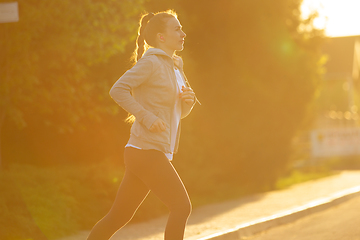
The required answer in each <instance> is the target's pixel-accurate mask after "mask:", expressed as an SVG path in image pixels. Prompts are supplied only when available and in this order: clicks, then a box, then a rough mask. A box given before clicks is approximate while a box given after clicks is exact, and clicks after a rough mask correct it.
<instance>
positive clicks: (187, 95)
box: [180, 86, 196, 118]
mask: <svg viewBox="0 0 360 240" xmlns="http://www.w3.org/2000/svg"><path fill="white" fill-rule="evenodd" d="M181 90H182V92H181V93H180V99H181V118H185V117H186V116H187V115H189V113H190V112H191V110H192V109H193V107H194V105H195V101H196V97H195V93H194V91H193V90H192V89H191V88H190V87H184V86H183V87H182V89H181Z"/></svg>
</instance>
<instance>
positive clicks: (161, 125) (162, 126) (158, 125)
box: [149, 118, 166, 133]
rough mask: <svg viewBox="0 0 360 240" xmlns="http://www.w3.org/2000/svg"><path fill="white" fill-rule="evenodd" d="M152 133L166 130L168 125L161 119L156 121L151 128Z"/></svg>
mask: <svg viewBox="0 0 360 240" xmlns="http://www.w3.org/2000/svg"><path fill="white" fill-rule="evenodd" d="M149 130H150V132H153V133H157V132H162V131H165V130H166V123H165V122H164V121H163V120H161V119H160V118H158V119H156V120H155V122H154V123H153V124H152V125H151V127H150V129H149Z"/></svg>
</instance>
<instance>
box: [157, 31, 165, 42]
mask: <svg viewBox="0 0 360 240" xmlns="http://www.w3.org/2000/svg"><path fill="white" fill-rule="evenodd" d="M157 37H158V39H159V41H160V42H165V39H164V36H163V35H162V34H161V33H158V34H157Z"/></svg>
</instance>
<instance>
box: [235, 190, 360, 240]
mask: <svg viewBox="0 0 360 240" xmlns="http://www.w3.org/2000/svg"><path fill="white" fill-rule="evenodd" d="M242 239H246V240H360V197H356V198H353V199H350V200H348V201H346V202H343V203H341V204H340V205H337V206H334V207H332V208H329V209H327V210H324V211H321V212H318V213H315V214H312V215H309V216H307V217H305V218H302V219H299V220H298V221H296V222H293V223H289V224H286V225H282V226H279V227H275V228H272V229H269V230H267V231H265V232H263V233H259V234H257V235H255V236H252V237H248V238H242Z"/></svg>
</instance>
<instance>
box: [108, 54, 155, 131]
mask: <svg viewBox="0 0 360 240" xmlns="http://www.w3.org/2000/svg"><path fill="white" fill-rule="evenodd" d="M152 72H153V63H152V61H151V59H149V58H141V59H140V60H139V61H138V62H137V63H136V64H135V65H134V66H133V67H132V68H131V69H129V70H128V71H126V72H125V73H124V75H122V76H121V77H120V78H119V80H117V81H116V82H115V84H114V85H113V86H112V88H111V90H110V96H111V97H112V99H114V101H115V102H116V103H117V104H119V105H120V106H121V107H122V108H123V109H125V111H127V112H129V113H131V114H133V115H134V116H135V118H136V120H137V121H139V122H140V123H142V124H144V125H145V126H146V127H147V128H148V129H150V127H151V126H152V124H153V123H154V122H155V120H156V119H157V118H158V117H157V116H156V115H155V114H153V113H152V112H150V111H148V110H146V109H145V108H144V107H143V106H142V105H141V104H139V103H138V102H137V101H136V100H135V99H134V97H133V96H132V95H131V90H132V89H134V88H136V87H138V86H139V85H141V84H142V83H143V82H144V81H146V80H147V79H148V78H149V76H150V75H151V74H152Z"/></svg>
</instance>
